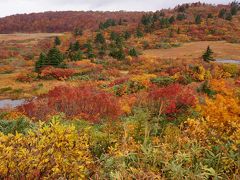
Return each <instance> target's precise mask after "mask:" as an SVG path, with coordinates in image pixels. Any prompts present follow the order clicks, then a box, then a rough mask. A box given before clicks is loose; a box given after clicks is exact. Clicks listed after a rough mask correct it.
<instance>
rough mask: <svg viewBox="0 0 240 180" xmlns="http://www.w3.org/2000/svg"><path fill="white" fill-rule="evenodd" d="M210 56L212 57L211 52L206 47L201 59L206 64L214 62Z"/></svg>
mask: <svg viewBox="0 0 240 180" xmlns="http://www.w3.org/2000/svg"><path fill="white" fill-rule="evenodd" d="M212 55H213V51H212V49H211V48H210V47H209V46H208V47H207V50H206V51H205V52H204V54H203V56H202V58H203V60H204V61H206V62H210V61H214V59H213V56H212Z"/></svg>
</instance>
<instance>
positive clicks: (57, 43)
mask: <svg viewBox="0 0 240 180" xmlns="http://www.w3.org/2000/svg"><path fill="white" fill-rule="evenodd" d="M54 44H55V46H59V45H61V40H60V38H59V37H58V36H57V37H55V40H54Z"/></svg>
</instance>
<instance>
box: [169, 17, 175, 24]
mask: <svg viewBox="0 0 240 180" xmlns="http://www.w3.org/2000/svg"><path fill="white" fill-rule="evenodd" d="M174 22H175V17H174V16H171V17H170V18H169V23H170V24H173V23H174Z"/></svg>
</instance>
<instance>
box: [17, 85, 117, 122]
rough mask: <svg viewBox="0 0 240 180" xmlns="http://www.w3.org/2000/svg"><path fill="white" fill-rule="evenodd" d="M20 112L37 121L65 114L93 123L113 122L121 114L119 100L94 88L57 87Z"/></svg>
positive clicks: (24, 106) (23, 107)
mask: <svg viewBox="0 0 240 180" xmlns="http://www.w3.org/2000/svg"><path fill="white" fill-rule="evenodd" d="M19 110H20V111H22V112H24V113H25V114H26V115H28V116H29V117H34V118H37V119H46V117H47V116H48V115H54V114H57V113H60V112H63V113H65V115H66V116H67V117H70V118H73V117H79V118H83V119H86V120H89V121H91V122H99V121H100V120H101V119H104V118H108V119H111V120H113V119H115V118H117V117H118V116H119V115H120V114H121V112H120V107H119V103H118V100H117V99H116V98H115V97H114V96H113V95H111V94H108V93H106V92H104V91H102V90H97V89H96V88H94V87H66V86H59V87H55V88H54V89H53V90H51V91H50V92H49V93H48V94H46V95H43V96H40V97H38V98H37V99H35V100H33V101H32V102H30V103H28V104H25V105H23V106H21V107H20V108H19Z"/></svg>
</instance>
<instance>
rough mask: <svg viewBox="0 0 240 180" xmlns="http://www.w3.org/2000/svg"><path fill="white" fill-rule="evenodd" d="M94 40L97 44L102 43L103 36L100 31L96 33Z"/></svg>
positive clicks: (103, 41) (103, 40)
mask: <svg viewBox="0 0 240 180" xmlns="http://www.w3.org/2000/svg"><path fill="white" fill-rule="evenodd" d="M95 42H96V43H99V44H104V43H105V38H104V36H103V34H102V33H101V32H99V33H97V35H96V37H95Z"/></svg>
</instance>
